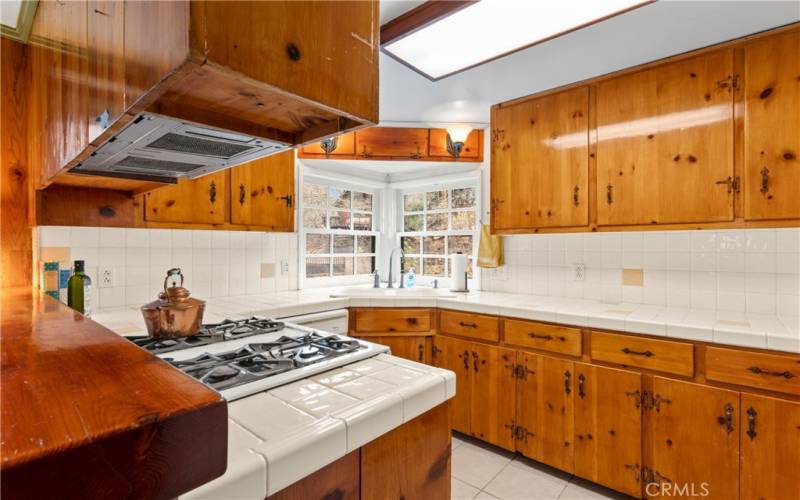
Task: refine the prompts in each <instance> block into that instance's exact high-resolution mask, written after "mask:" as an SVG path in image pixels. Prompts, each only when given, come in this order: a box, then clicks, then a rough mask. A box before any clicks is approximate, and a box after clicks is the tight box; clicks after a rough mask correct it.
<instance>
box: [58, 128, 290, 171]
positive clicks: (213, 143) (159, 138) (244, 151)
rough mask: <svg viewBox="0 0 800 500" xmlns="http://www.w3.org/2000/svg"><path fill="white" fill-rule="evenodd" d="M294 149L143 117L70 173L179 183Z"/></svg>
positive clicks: (209, 129) (211, 129) (232, 134)
mask: <svg viewBox="0 0 800 500" xmlns="http://www.w3.org/2000/svg"><path fill="white" fill-rule="evenodd" d="M289 147H290V146H289V145H288V144H285V143H281V142H278V141H274V140H269V139H264V138H261V137H253V136H248V135H243V134H240V133H238V132H230V131H226V130H221V129H217V128H212V127H209V126H207V125H199V124H196V123H191V122H187V121H183V120H177V119H174V118H169V117H166V116H161V115H157V114H154V113H143V114H139V115H137V116H136V118H134V119H133V120H132V121H131V122H130V123H129V124H128V125H126V126H125V128H123V129H122V130H121V131H120V132H119V133H117V134H116V135H114V136H112V137H111V138H109V139H108V140H106V141H105V142H104V143H102V144H101V145H100V146H99V147H98V148H97V149H96V150H95V151H93V152H92V154H91V155H90V156H88V157H87V158H86V159H84V160H83V161H82V162H81V163H79V164H78V165H77V166H75V167H74V168H73V169H72V170H71V172H72V173H76V174H84V175H99V176H104V177H118V178H123V179H135V180H142V181H156V182H170V183H175V182H177V180H178V179H180V178H186V179H194V178H196V177H200V176H203V175H206V174H210V173H211V172H215V171H217V170H222V169H225V168H229V167H233V166H236V165H239V164H241V163H246V162H249V161H252V160H255V159H257V158H261V157H264V156H268V155H271V154H274V153H278V152H280V151H283V150H285V149H288V148H289Z"/></svg>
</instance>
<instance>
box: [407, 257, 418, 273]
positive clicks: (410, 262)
mask: <svg viewBox="0 0 800 500" xmlns="http://www.w3.org/2000/svg"><path fill="white" fill-rule="evenodd" d="M411 269H413V270H414V272H415V273H418V272H419V257H406V258H405V259H403V272H404V273H407V272H409V271H410V270H411Z"/></svg>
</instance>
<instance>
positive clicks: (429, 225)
mask: <svg viewBox="0 0 800 500" xmlns="http://www.w3.org/2000/svg"><path fill="white" fill-rule="evenodd" d="M425 228H426V231H447V213H443V214H425Z"/></svg>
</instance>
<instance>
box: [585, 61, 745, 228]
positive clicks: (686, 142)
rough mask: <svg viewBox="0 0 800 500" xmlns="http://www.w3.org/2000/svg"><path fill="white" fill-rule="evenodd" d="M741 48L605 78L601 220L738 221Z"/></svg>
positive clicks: (601, 88)
mask: <svg viewBox="0 0 800 500" xmlns="http://www.w3.org/2000/svg"><path fill="white" fill-rule="evenodd" d="M735 81H736V80H735V79H734V78H733V49H725V50H720V51H716V52H711V53H708V54H704V55H701V56H697V57H693V58H690V59H685V60H680V61H676V62H671V63H667V64H663V65H660V66H656V67H654V68H651V69H646V70H643V71H639V72H636V73H631V74H627V75H623V76H620V77H615V78H610V79H608V80H604V81H601V82H599V83H598V84H597V106H596V108H597V130H596V134H597V223H598V225H629V224H630V225H633V224H665V223H683V222H721V221H731V220H733V199H734V194H733V191H734V190H733V186H732V184H730V183H728V182H727V180H728V179H733V176H734V171H733V163H734V162H733V96H734V92H733V88H734V86H735Z"/></svg>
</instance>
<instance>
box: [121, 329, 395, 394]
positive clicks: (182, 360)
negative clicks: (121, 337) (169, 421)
mask: <svg viewBox="0 0 800 500" xmlns="http://www.w3.org/2000/svg"><path fill="white" fill-rule="evenodd" d="M128 339H129V340H131V341H132V342H134V343H136V344H137V345H138V346H140V347H142V348H143V349H147V350H148V351H150V352H152V353H153V354H156V355H157V356H158V357H160V358H162V359H163V360H164V361H167V362H168V363H170V364H171V365H172V366H174V367H176V368H178V369H179V370H181V371H183V372H185V373H186V374H187V375H189V376H191V377H194V378H195V379H197V380H199V381H200V382H203V383H204V384H206V385H208V386H210V387H212V388H213V389H215V390H217V391H219V392H220V393H221V394H222V395H223V396H224V397H225V398H226V399H228V400H229V401H233V400H235V399H239V398H242V397H246V396H249V395H252V394H256V393H258V392H262V391H265V390H267V389H271V388H273V387H277V386H279V385H283V384H286V383H289V382H293V381H295V380H300V379H303V378H307V377H310V376H312V375H315V374H317V373H321V372H324V371H328V370H331V369H333V368H338V367H340V366H344V365H347V364H350V363H353V362H355V361H359V360H362V359H366V358H369V357H372V356H376V355H378V354H380V353H383V352H389V349H388V348H387V347H385V346H382V345H378V344H373V343H371V342H367V341H364V340H361V339H354V338H351V337H346V336H344V335H333V334H328V333H326V332H318V331H315V330H312V329H310V328H306V327H304V326H300V325H294V324H291V323H282V322H278V321H274V320H269V319H264V318H255V317H254V318H249V319H246V320H239V321H230V320H227V321H224V322H222V323H217V324H213V325H204V326H203V328H202V329H201V330H200V331H199V332H198V333H197V334H196V335H193V336H191V337H186V338H183V339H176V340H154V339H150V338H148V337H128Z"/></svg>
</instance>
